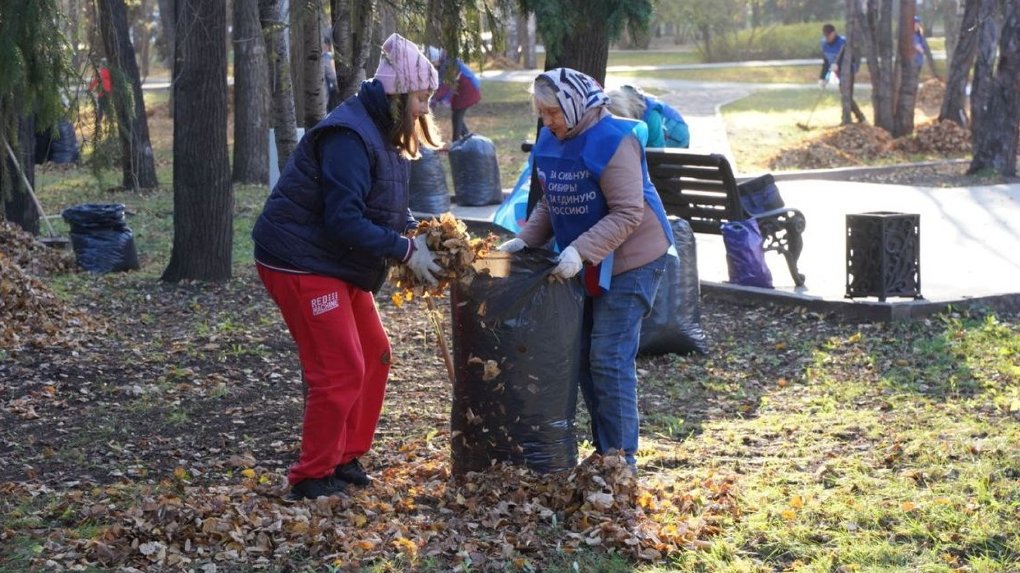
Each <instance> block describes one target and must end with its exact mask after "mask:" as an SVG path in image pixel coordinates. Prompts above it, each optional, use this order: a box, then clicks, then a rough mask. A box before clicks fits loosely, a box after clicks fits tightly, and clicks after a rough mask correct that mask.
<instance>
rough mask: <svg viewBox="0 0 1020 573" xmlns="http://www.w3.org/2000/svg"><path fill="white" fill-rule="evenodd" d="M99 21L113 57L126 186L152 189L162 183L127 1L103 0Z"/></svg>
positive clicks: (112, 73)
mask: <svg viewBox="0 0 1020 573" xmlns="http://www.w3.org/2000/svg"><path fill="white" fill-rule="evenodd" d="M99 23H100V28H101V30H102V36H103V44H104V46H105V47H106V54H107V56H108V57H109V58H110V75H111V76H112V79H113V94H112V95H113V106H114V109H115V110H116V112H117V123H118V130H117V131H118V134H119V135H120V143H121V168H122V171H123V174H124V176H123V185H124V187H125V188H127V189H133V190H138V189H152V188H154V187H156V186H158V185H159V182H158V181H157V180H156V161H155V158H154V157H153V154H152V144H151V143H150V142H149V124H148V119H147V118H146V115H145V99H144V98H143V97H142V80H141V78H140V77H139V74H138V64H137V62H136V60H135V49H134V46H132V45H131V36H130V33H129V31H128V21H127V7H126V6H125V5H124V0H99Z"/></svg>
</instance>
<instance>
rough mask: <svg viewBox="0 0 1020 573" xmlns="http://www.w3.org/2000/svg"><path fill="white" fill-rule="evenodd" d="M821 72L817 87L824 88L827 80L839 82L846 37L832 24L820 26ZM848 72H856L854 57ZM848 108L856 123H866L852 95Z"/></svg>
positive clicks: (827, 83)
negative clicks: (838, 32) (837, 31)
mask: <svg viewBox="0 0 1020 573" xmlns="http://www.w3.org/2000/svg"><path fill="white" fill-rule="evenodd" d="M821 46H822V72H821V73H820V74H818V87H819V88H821V89H823V90H824V89H825V88H826V87H827V86H828V85H829V82H830V81H831V82H833V83H836V84H838V83H839V74H840V73H841V72H840V70H841V69H842V68H843V54H844V51H845V50H846V38H844V37H843V36H841V35H840V34H837V33H836V27H835V26H833V25H832V24H825V25H824V26H822V40H821ZM850 73H851V74H856V73H857V61H856V58H854V62H853V65H851V66H850ZM850 110H851V111H852V112H853V114H854V117H855V118H857V122H858V123H866V122H867V118H865V116H864V112H862V111H861V108H860V106H858V105H857V102H856V101H854V99H853V96H852V95H851V97H850Z"/></svg>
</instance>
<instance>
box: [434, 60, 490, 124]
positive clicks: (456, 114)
mask: <svg viewBox="0 0 1020 573" xmlns="http://www.w3.org/2000/svg"><path fill="white" fill-rule="evenodd" d="M426 51H427V53H428V56H429V60H430V61H431V62H432V65H433V66H435V67H436V68H437V69H438V70H439V78H440V79H441V82H440V85H439V89H438V90H436V93H435V95H433V96H432V102H431V104H430V105H431V106H432V107H435V106H436V105H438V104H440V103H442V104H446V105H449V106H450V120H451V123H452V128H453V129H452V135H451V136H450V137H451V139H453V140H454V141H457V140H458V139H461V138H462V137H466V136H468V135H470V134H471V131H470V130H469V129H468V127H467V123H465V122H464V116H465V115H467V110H468V108H470V107H471V106H473V105H475V104H477V103H478V102H480V101H482V84H481V82H480V81H479V80H478V76H476V75H475V73H474V72H472V71H471V68H469V67H468V66H467V64H465V63H464V62H462V61H461V60H460V59H459V58H458V59H455V60H451V59H450V58H448V57H447V56H446V50H442V49H439V48H435V47H432V46H429V47H428V49H427V50H426ZM450 66H454V70H453V71H451V70H450V69H449V68H450Z"/></svg>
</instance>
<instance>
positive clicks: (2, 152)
mask: <svg viewBox="0 0 1020 573" xmlns="http://www.w3.org/2000/svg"><path fill="white" fill-rule="evenodd" d="M17 124H18V125H17V127H18V129H17V131H16V132H15V133H14V134H13V135H16V136H17V137H18V139H17V140H16V141H11V140H10V139H9V138H10V135H7V136H5V137H7V138H8V139H7V143H8V144H10V146H11V150H12V151H14V153H15V155H16V157H17V158H18V161H17V163H15V162H14V161H13V160H12V159H11V156H10V155H9V154H8V153H7V148H6V146H5V145H3V143H0V158H2V159H0V176H2V177H3V178H4V179H5V181H4V182H3V185H2V186H0V187H2V188H5V189H10V190H11V192H10V194H9V195H8V194H6V193H0V201H2V202H3V213H2V215H3V217H0V219H6V220H8V221H10V222H11V223H17V224H18V225H20V226H21V228H22V229H24V230H25V231H27V232H29V233H32V234H33V235H38V234H39V220H40V217H42V213H40V212H39V209H38V208H36V206H35V201H33V200H32V196H31V195H29V190H28V189H26V188H25V184H24V183H23V182H22V179H21V176H22V175H24V176H25V179H27V180H28V184H29V185H32V186H33V187H34V186H35V153H34V151H35V122H34V121H33V120H32V118H30V117H20V118H18V122H17Z"/></svg>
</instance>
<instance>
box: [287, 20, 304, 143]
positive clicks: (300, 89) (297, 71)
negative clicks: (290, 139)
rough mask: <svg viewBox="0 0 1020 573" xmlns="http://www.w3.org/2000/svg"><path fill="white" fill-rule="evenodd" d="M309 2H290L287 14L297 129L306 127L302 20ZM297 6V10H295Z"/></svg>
mask: <svg viewBox="0 0 1020 573" xmlns="http://www.w3.org/2000/svg"><path fill="white" fill-rule="evenodd" d="M307 1H308V0H290V1H289V3H288V4H289V5H288V12H287V21H288V25H287V44H288V54H289V55H290V82H291V86H292V89H293V90H294V119H295V121H296V122H297V123H296V124H295V125H296V126H297V127H304V120H305V98H304V88H305V66H304V64H305V62H304V60H303V58H302V57H301V49H302V47H303V46H304V42H305V38H304V34H303V30H304V24H305V23H304V20H303V19H302V18H301V15H302V13H303V10H302V8H301V6H303V5H304V4H305V3H306V2H307ZM295 6H297V10H295V9H294V8H295Z"/></svg>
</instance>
